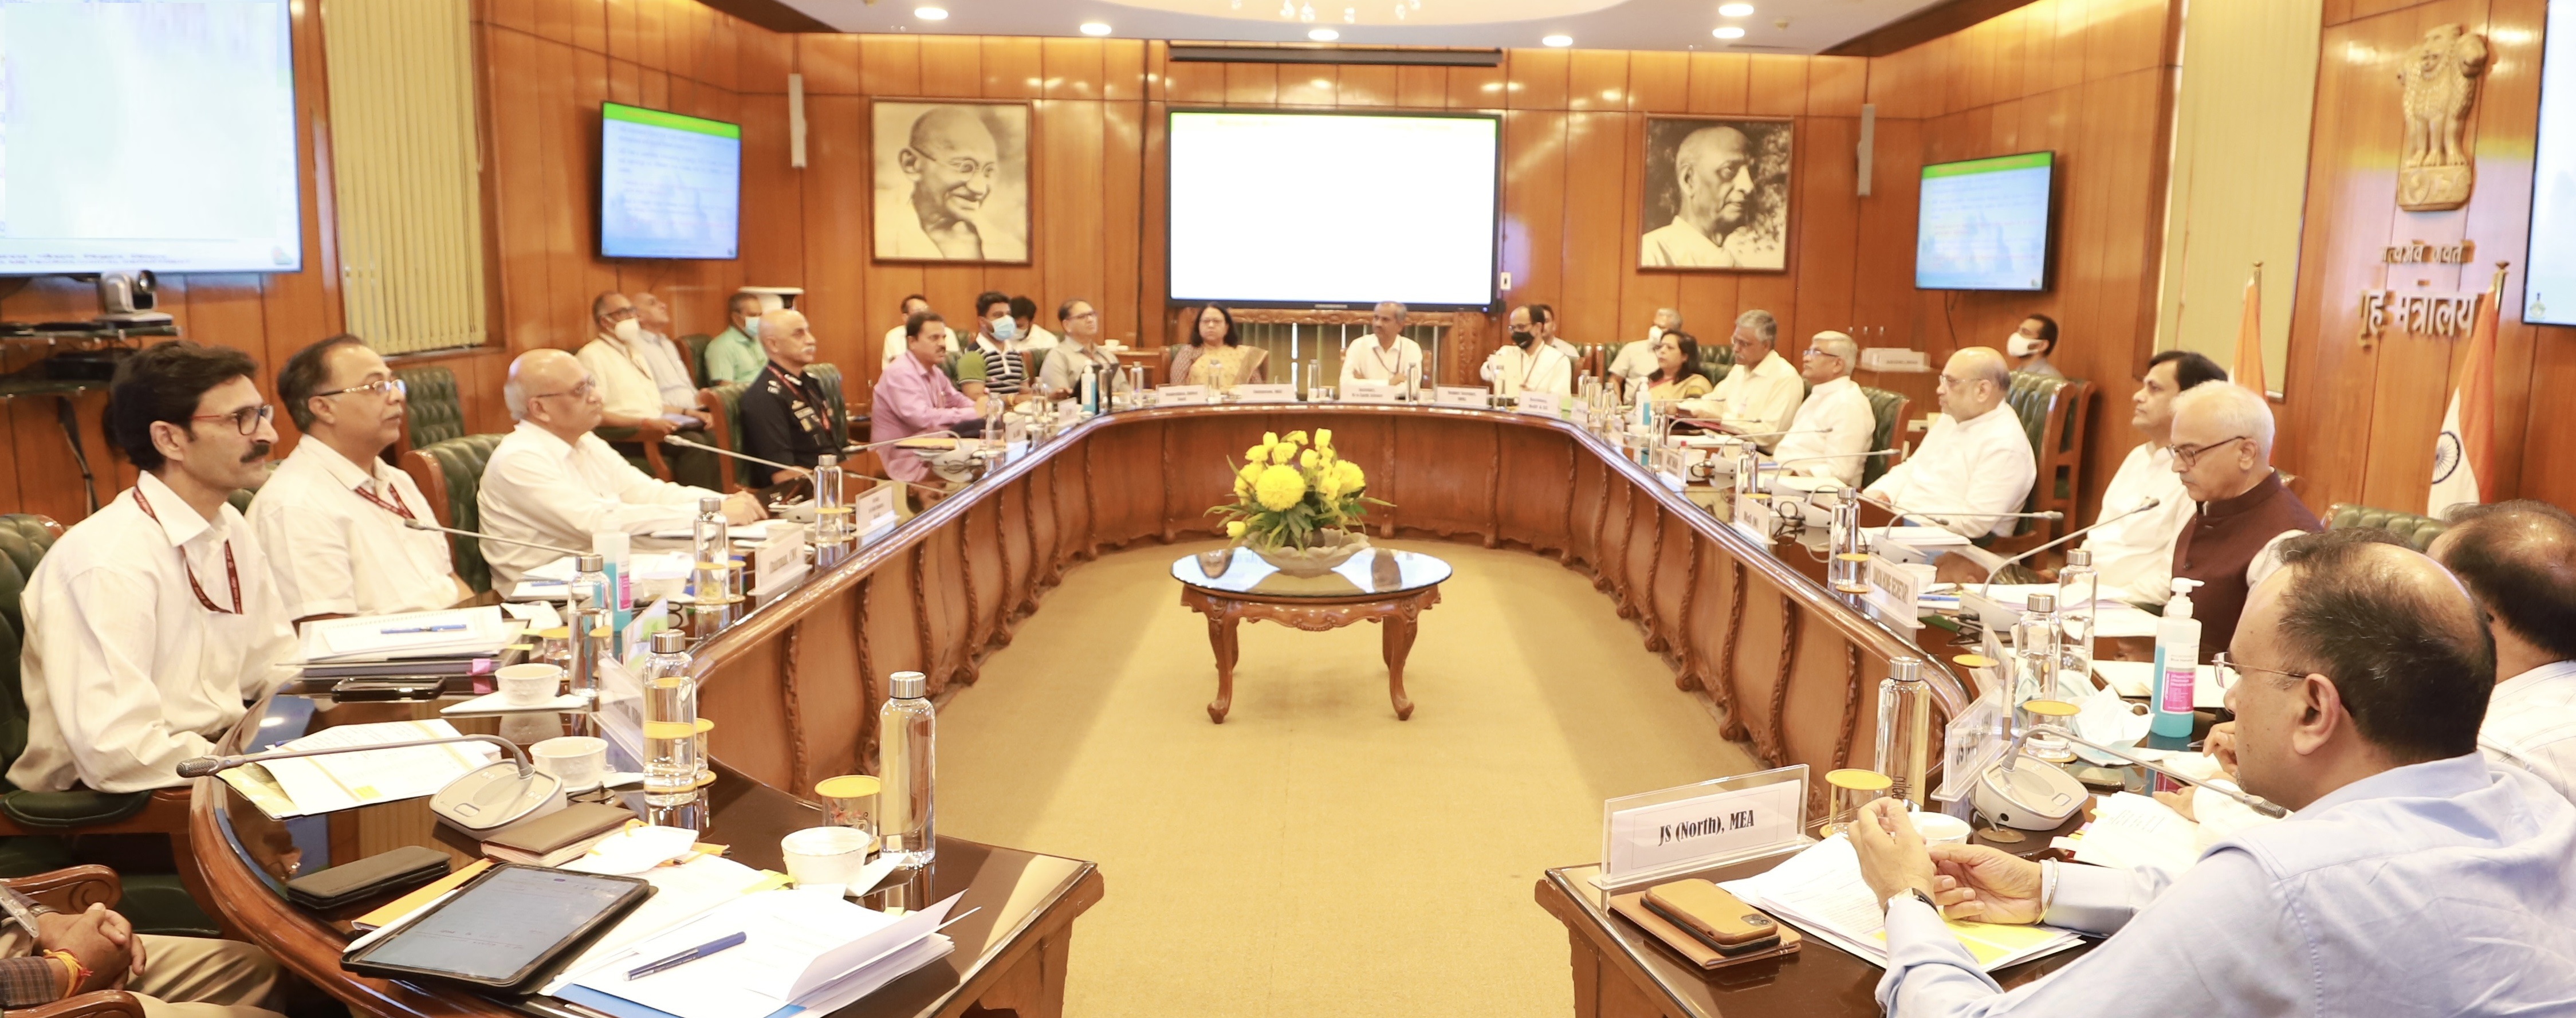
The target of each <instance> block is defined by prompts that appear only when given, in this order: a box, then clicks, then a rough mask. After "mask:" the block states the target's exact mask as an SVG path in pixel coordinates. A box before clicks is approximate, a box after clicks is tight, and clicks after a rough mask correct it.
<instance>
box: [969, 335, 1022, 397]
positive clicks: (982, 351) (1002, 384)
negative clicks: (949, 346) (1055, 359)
mask: <svg viewBox="0 0 2576 1018" xmlns="http://www.w3.org/2000/svg"><path fill="white" fill-rule="evenodd" d="M988 338H989V337H985V336H980V335H979V336H977V337H975V348H974V349H973V350H970V351H968V356H967V357H965V358H963V359H961V360H959V361H958V362H957V380H958V381H960V382H982V383H984V391H986V392H989V393H992V394H994V395H997V396H1012V395H1017V394H1018V393H1019V391H1020V386H1021V385H1023V384H1025V383H1026V382H1027V380H1028V377H1029V368H1028V363H1029V362H1028V355H1027V354H1018V353H1005V352H1003V351H1002V349H1001V348H1000V347H996V346H993V345H991V343H989V342H988Z"/></svg>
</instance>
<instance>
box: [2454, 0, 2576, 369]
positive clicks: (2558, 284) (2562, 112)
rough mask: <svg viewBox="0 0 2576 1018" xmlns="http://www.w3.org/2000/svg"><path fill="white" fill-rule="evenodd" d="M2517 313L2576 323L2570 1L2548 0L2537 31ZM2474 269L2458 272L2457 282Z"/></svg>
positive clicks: (2575, 73) (2574, 43)
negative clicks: (2527, 217) (2545, 21)
mask: <svg viewBox="0 0 2576 1018" xmlns="http://www.w3.org/2000/svg"><path fill="white" fill-rule="evenodd" d="M2523 265H2524V270H2523V271H2524V273H2525V275H2524V278H2523V288H2522V320H2523V321H2526V322H2531V323H2534V324H2546V325H2576V3H2567V2H2563V0H2562V2H2559V3H2553V4H2550V5H2549V28H2548V31H2546V32H2543V33H2542V34H2541V37H2540V137H2539V139H2538V140H2537V141H2535V142H2534V143H2533V144H2532V149H2531V254H2530V257H2529V258H2528V259H2527V260H2526V261H2524V262H2523ZM2472 275H2474V274H2473V273H2467V272H2463V273H2461V278H2460V283H2461V285H2462V287H2463V288H2469V287H2470V286H2471V283H2470V276H2472Z"/></svg>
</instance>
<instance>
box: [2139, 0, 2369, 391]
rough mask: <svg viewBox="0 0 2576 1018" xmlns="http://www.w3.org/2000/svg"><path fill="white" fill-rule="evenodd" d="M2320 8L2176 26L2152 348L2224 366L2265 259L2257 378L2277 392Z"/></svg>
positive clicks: (2194, 11)
mask: <svg viewBox="0 0 2576 1018" xmlns="http://www.w3.org/2000/svg"><path fill="white" fill-rule="evenodd" d="M2320 3H2321V0H2192V3H2191V5H2190V7H2189V8H2188V10H2187V12H2186V14H2185V17H2184V20H2183V29H2182V36H2183V44H2182V87H2181V92H2180V96H2179V99H2178V101H2177V103H2176V106H2175V123H2174V146H2173V173H2172V176H2171V180H2170V182H2169V186H2170V187H2171V188H2172V193H2171V197H2170V200H2169V201H2168V202H2167V203H2166V205H2165V245H2164V251H2165V259H2164V262H2165V263H2164V272H2163V284H2162V290H2163V293H2162V296H2161V303H2160V306H2159V314H2158V315H2157V318H2156V348H2157V349H2159V350H2164V349H2171V348H2173V347H2177V346H2179V347H2182V348H2185V349H2190V350H2198V351H2200V352H2201V353H2205V354H2208V355H2209V356H2210V357H2211V358H2212V359H2214V360H2216V361H2218V362H2219V363H2220V364H2226V363H2229V360H2230V358H2231V356H2232V355H2233V354H2234V352H2235V349H2236V333H2237V328H2238V323H2239V321H2240V320H2241V319H2242V317H2243V314H2244V299H2245V279H2246V276H2247V275H2248V274H2249V273H2250V271H2251V270H2252V268H2253V265H2254V263H2255V262H2258V261H2259V262H2262V263H2263V376H2264V380H2265V382H2266V383H2267V387H2268V388H2270V389H2271V390H2272V391H2274V392H2280V391H2282V382H2283V379H2282V375H2283V373H2284V372H2285V370H2286V368H2287V365H2288V363H2289V343H2290V305H2291V297H2292V290H2291V284H2292V282H2293V281H2294V280H2295V279H2297V278H2298V269H2299V214H2300V210H2301V208H2302V207H2303V206H2304V205H2305V196H2306V193H2307V173H2308V121H2309V118H2310V115H2311V114H2312V113H2313V111H2314V108H2315V98H2316V82H2317V55H2318V47H2319V39H2320V38H2321V36H2322V33H2321V31H2320V30H2319V27H2318V26H2319V23H2320V21H2321V12H2320V10H2319V5H2320ZM2391 115H2392V116H2393V115H2394V113H2393V112H2392V114H2391Z"/></svg>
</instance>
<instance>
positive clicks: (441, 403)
mask: <svg viewBox="0 0 2576 1018" xmlns="http://www.w3.org/2000/svg"><path fill="white" fill-rule="evenodd" d="M394 377H395V378H398V379H401V380H402V383H403V433H402V438H401V440H400V441H399V443H398V444H396V445H395V446H394V457H395V458H396V459H400V458H401V457H402V454H403V453H406V452H409V451H411V450H413V449H418V448H420V447H421V446H425V445H428V444H430V443H432V442H444V441H447V440H448V439H451V438H456V437H459V436H462V435H463V434H465V404H464V402H463V401H462V400H460V399H458V398H457V395H456V373H455V372H453V371H449V370H447V369H446V368H443V367H439V366H437V365H429V366H426V367H417V368H404V369H402V370H400V371H396V372H394Z"/></svg>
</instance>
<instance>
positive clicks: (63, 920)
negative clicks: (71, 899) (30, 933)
mask: <svg viewBox="0 0 2576 1018" xmlns="http://www.w3.org/2000/svg"><path fill="white" fill-rule="evenodd" d="M36 943H37V944H38V945H39V946H40V947H42V948H43V949H45V950H48V951H69V952H71V954H72V957H74V958H78V959H80V963H81V967H83V968H86V969H88V970H89V978H88V979H85V980H82V981H81V984H80V985H79V986H75V987H73V988H72V992H73V993H88V992H91V991H93V990H112V989H115V988H117V987H119V986H123V985H125V981H126V980H127V979H130V978H140V977H141V976H142V975H143V941H142V940H140V939H138V938H136V937H135V936H134V924H132V923H130V922H127V921H126V918H125V916H124V915H122V914H119V913H117V912H114V911H111V910H110V909H109V908H108V907H107V906H105V905H97V904H93V905H91V906H90V907H89V908H88V910H86V911H82V912H46V913H43V914H41V915H38V916H37V917H36Z"/></svg>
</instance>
